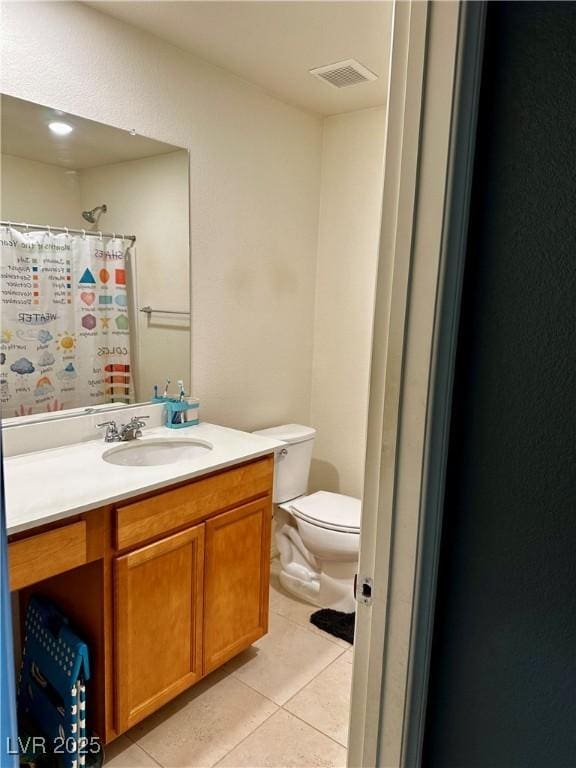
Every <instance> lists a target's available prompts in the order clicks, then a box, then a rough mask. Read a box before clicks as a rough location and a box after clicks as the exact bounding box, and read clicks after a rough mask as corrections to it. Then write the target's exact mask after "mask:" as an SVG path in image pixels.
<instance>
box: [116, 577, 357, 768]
mask: <svg viewBox="0 0 576 768" xmlns="http://www.w3.org/2000/svg"><path fill="white" fill-rule="evenodd" d="M277 572H278V565H277V563H276V562H273V563H272V579H271V588H270V631H269V633H268V634H267V635H266V636H265V637H263V638H262V639H261V640H259V641H258V642H257V643H255V645H254V646H252V648H249V649H248V650H247V651H245V652H244V653H242V654H241V655H240V656H237V657H236V658H235V659H232V660H231V661H229V662H228V664H226V665H225V666H224V667H222V668H221V669H219V670H216V672H213V673H212V674H211V675H209V676H208V677H207V678H206V679H205V680H203V681H202V682H201V683H199V684H198V685H196V686H194V687H193V688H191V689H190V690H189V691H186V693H183V694H182V695H181V696H179V697H178V698H177V699H175V700H174V701H172V702H171V703H170V704H167V705H166V706H165V707H163V708H162V709H161V710H160V711H159V712H156V713H155V714H154V715H152V716H151V717H149V718H148V719H147V720H145V721H144V722H143V723H140V724H139V725H137V726H136V727H135V728H133V729H132V730H131V731H129V733H128V734H127V735H125V736H122V737H121V738H119V739H118V740H117V741H115V742H114V743H113V744H111V745H110V747H108V749H107V750H106V761H105V766H106V768H149V766H153V767H154V768H158V766H160V768H209V767H210V766H227V767H228V768H241V767H242V766H246V768H292V767H293V768H320V767H325V768H332V767H334V768H344V766H345V765H346V744H347V737H348V716H349V709H350V683H351V677H352V650H351V646H350V645H348V643H346V642H344V641H343V640H338V639H337V638H335V637H332V636H331V635H328V634H326V633H325V632H322V631H321V630H319V629H316V628H315V627H313V626H312V624H310V622H309V620H308V619H309V616H310V614H311V613H312V612H313V611H314V607H313V606H310V605H308V604H307V603H303V602H300V601H299V600H298V599H296V598H294V597H292V596H290V595H288V594H287V593H286V592H284V591H283V590H282V587H281V586H280V584H279V582H278V577H277Z"/></svg>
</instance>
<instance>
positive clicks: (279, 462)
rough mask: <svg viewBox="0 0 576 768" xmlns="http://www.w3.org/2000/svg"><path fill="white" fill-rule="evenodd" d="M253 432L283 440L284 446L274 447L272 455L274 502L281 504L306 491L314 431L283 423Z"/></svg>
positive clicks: (309, 428) (311, 428) (298, 425)
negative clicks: (274, 450)
mask: <svg viewBox="0 0 576 768" xmlns="http://www.w3.org/2000/svg"><path fill="white" fill-rule="evenodd" d="M254 434H255V435H263V436H264V437H272V438H274V440H282V442H284V443H285V446H284V447H283V448H277V449H276V452H275V457H274V461H275V465H274V496H273V501H274V503H275V504H281V503H282V502H284V501H290V499H295V498H296V497H297V496H302V495H303V494H304V493H306V491H307V490H308V476H309V475H310V462H311V461H312V449H313V447H314V437H315V436H316V430H315V429H313V427H305V426H304V425H302V424H282V425H281V426H279V427H270V428H269V429H260V430H257V431H256V432H254Z"/></svg>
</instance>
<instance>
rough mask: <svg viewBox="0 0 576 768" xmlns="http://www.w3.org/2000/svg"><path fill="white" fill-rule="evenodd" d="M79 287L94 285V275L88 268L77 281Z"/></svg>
mask: <svg viewBox="0 0 576 768" xmlns="http://www.w3.org/2000/svg"><path fill="white" fill-rule="evenodd" d="M79 283H80V285H96V280H95V279H94V275H93V274H92V272H90V270H89V269H88V267H86V269H85V270H84V272H83V274H82V277H81V278H80V280H79Z"/></svg>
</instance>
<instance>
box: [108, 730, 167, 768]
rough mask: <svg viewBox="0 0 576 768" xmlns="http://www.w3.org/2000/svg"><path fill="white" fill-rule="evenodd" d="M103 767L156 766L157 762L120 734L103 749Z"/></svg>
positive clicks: (130, 767) (132, 767)
mask: <svg viewBox="0 0 576 768" xmlns="http://www.w3.org/2000/svg"><path fill="white" fill-rule="evenodd" d="M104 766H105V768H158V763H157V762H156V761H155V760H153V759H152V758H151V757H150V755H147V754H146V752H144V750H143V749H140V747H139V746H138V745H137V744H134V743H133V742H131V741H130V739H127V738H126V736H120V738H119V739H116V741H113V742H112V744H110V745H109V746H108V747H105V749H104Z"/></svg>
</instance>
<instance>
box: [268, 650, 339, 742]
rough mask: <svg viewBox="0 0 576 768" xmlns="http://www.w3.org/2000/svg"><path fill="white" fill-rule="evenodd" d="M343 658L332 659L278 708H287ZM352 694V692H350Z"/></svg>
mask: <svg viewBox="0 0 576 768" xmlns="http://www.w3.org/2000/svg"><path fill="white" fill-rule="evenodd" d="M341 658H342V654H340V656H336V658H335V659H332V661H331V662H330V663H329V664H327V665H326V666H325V667H322V669H321V670H320V672H317V673H316V674H315V675H314V677H312V678H310V680H308V682H307V683H306V684H305V685H303V686H302V688H300V689H299V690H298V691H296V693H295V694H293V695H292V696H290V698H289V699H287V700H286V701H285V702H284V704H278V706H279V707H282V709H284V707H285V706H286V704H289V703H290V702H291V701H292V699H294V698H295V697H296V696H298V695H299V694H301V693H302V691H303V690H304V689H305V688H308V686H309V685H311V684H312V683H313V682H314V680H316V678H317V677H320V675H321V674H322V673H323V672H326V670H327V669H330V667H331V666H332V664H336V662H337V661H340V659H341ZM350 694H352V691H350ZM350 698H351V696H350ZM288 711H289V710H286V712H288ZM290 714H293V713H292V712H291V713H290ZM326 735H327V734H326Z"/></svg>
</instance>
